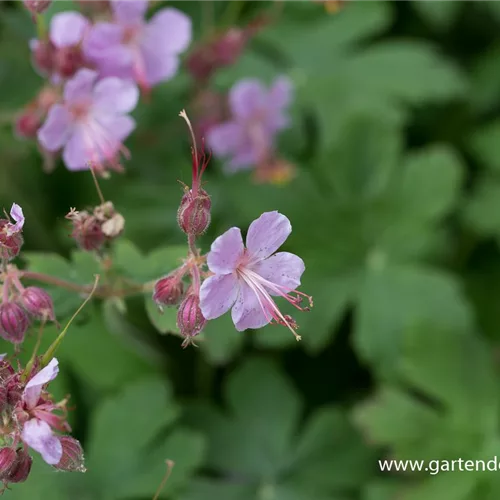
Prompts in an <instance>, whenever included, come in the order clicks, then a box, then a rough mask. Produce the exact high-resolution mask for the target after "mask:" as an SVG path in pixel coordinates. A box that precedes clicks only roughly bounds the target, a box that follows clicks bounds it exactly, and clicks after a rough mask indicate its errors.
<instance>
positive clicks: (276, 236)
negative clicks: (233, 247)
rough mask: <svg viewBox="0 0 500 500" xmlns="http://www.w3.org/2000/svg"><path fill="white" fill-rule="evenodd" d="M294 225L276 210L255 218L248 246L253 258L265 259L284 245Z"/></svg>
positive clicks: (249, 229)
mask: <svg viewBox="0 0 500 500" xmlns="http://www.w3.org/2000/svg"><path fill="white" fill-rule="evenodd" d="M291 232H292V225H291V224H290V221H289V220H288V218H287V217H285V216H284V215H282V214H280V213H279V212H277V211H276V210H275V211H273V212H265V213H263V214H262V215H261V216H260V217H259V218H258V219H256V220H254V221H253V222H252V223H251V224H250V227H249V228H248V233H247V248H248V251H249V252H250V254H251V256H252V258H253V260H261V259H265V258H266V257H269V256H270V255H272V254H273V253H274V252H276V250H278V248H279V247H280V246H281V245H283V243H284V242H285V241H286V239H287V238H288V236H289V235H290V233H291Z"/></svg>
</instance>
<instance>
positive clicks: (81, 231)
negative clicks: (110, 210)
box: [66, 211, 106, 252]
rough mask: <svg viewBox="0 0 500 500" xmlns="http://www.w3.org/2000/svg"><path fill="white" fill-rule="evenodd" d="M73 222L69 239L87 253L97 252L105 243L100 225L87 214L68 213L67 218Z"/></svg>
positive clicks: (94, 218)
mask: <svg viewBox="0 0 500 500" xmlns="http://www.w3.org/2000/svg"><path fill="white" fill-rule="evenodd" d="M66 217H67V218H68V219H71V220H72V222H73V232H72V233H71V237H72V238H74V239H75V241H76V242H77V244H78V246H79V247H80V248H82V249H83V250H86V251H87V252H91V251H92V250H99V249H100V248H101V247H102V245H103V244H104V242H105V241H106V235H105V234H104V233H103V232H102V227H101V223H100V222H99V221H98V220H97V218H96V217H94V216H93V215H90V214H89V213H88V212H85V211H84V212H70V213H69V214H68V215H67V216H66Z"/></svg>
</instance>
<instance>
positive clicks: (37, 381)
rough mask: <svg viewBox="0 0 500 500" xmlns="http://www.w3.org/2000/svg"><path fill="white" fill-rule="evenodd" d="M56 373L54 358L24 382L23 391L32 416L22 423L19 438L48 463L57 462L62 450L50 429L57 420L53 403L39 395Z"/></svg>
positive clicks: (57, 371) (56, 365) (27, 407)
mask: <svg viewBox="0 0 500 500" xmlns="http://www.w3.org/2000/svg"><path fill="white" fill-rule="evenodd" d="M58 373H59V366H58V361H57V359H55V358H54V359H52V360H51V361H50V363H49V364H48V365H47V366H46V367H45V368H43V369H42V370H40V371H39V372H38V373H37V374H36V375H35V376H34V377H33V378H32V379H31V380H30V381H29V382H28V383H27V384H26V387H25V389H24V393H23V403H24V408H25V410H26V412H27V413H28V414H29V415H30V416H31V417H32V418H31V419H30V420H28V421H27V422H25V423H24V426H23V430H22V434H21V438H22V440H23V441H24V442H25V443H26V444H27V445H28V446H30V447H31V448H33V449H34V450H35V451H38V453H40V455H42V458H43V459H44V460H45V461H46V462H47V463H48V464H50V465H55V464H57V463H59V461H60V460H61V457H62V451H63V450H62V445H61V442H60V440H59V437H58V436H57V435H55V434H54V433H53V431H52V427H53V426H54V424H55V423H56V422H57V421H58V417H56V416H54V415H52V413H51V410H53V409H54V404H53V403H51V402H46V401H44V400H43V398H42V399H41V396H42V390H43V387H44V386H45V385H46V384H48V383H49V382H50V381H51V380H54V379H55V378H56V376H57V374H58Z"/></svg>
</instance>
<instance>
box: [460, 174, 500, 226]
mask: <svg viewBox="0 0 500 500" xmlns="http://www.w3.org/2000/svg"><path fill="white" fill-rule="evenodd" d="M463 215H464V218H465V221H466V222H467V224H468V225H469V226H470V227H471V229H473V230H474V231H475V232H477V233H478V234H480V235H482V236H499V235H500V181H499V180H498V179H495V178H492V177H491V176H484V178H483V179H481V181H480V182H479V183H478V185H477V186H475V188H474V191H473V192H472V195H471V197H470V198H469V199H468V200H467V203H466V204H465V207H464V210H463Z"/></svg>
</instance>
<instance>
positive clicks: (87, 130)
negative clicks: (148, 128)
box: [38, 69, 139, 171]
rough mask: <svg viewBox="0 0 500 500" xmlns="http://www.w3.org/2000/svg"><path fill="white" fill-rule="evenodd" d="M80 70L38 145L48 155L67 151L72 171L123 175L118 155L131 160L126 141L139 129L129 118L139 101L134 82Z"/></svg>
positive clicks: (53, 111) (53, 110) (43, 129)
mask: <svg viewBox="0 0 500 500" xmlns="http://www.w3.org/2000/svg"><path fill="white" fill-rule="evenodd" d="M97 77H98V73H97V72H95V71H92V70H89V69H81V70H80V71H78V73H77V74H76V75H75V76H74V77H73V78H72V79H71V80H69V81H68V82H67V83H66V85H65V87H64V96H63V97H64V100H63V102H62V103H60V104H54V105H53V106H52V107H51V108H50V111H49V113H48V116H47V120H46V121H45V123H44V124H43V126H42V127H41V128H40V130H39V131H38V140H39V141H40V144H41V145H42V146H43V148H44V149H46V150H48V151H52V152H54V151H58V150H60V149H62V150H63V153H62V157H63V160H64V163H65V164H66V167H67V168H68V169H69V170H85V169H88V168H89V166H90V165H92V166H93V167H94V168H96V170H98V171H104V170H106V169H107V168H111V169H114V170H122V166H121V165H120V162H119V155H120V153H123V154H127V153H128V151H127V150H126V148H125V147H124V146H123V141H124V140H125V139H126V138H127V137H128V136H129V135H130V133H131V132H132V131H133V130H134V128H135V121H134V120H133V119H132V118H131V117H130V116H128V113H130V112H131V111H132V110H133V109H134V108H135V106H136V105H137V101H138V99H139V90H138V89H137V86H136V85H135V84H134V83H133V82H132V81H130V80H121V79H119V78H114V77H110V78H104V79H102V80H100V81H97Z"/></svg>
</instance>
